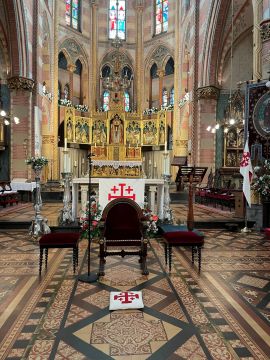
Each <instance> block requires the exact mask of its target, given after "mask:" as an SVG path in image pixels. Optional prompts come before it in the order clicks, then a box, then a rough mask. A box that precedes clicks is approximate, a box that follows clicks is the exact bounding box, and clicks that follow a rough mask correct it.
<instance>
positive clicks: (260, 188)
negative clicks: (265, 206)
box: [252, 160, 270, 198]
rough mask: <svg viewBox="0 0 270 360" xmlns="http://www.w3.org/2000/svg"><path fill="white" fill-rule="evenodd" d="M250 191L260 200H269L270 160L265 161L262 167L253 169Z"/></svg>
mask: <svg viewBox="0 0 270 360" xmlns="http://www.w3.org/2000/svg"><path fill="white" fill-rule="evenodd" d="M254 174H255V176H254V178H253V184H252V189H253V190H255V192H257V193H258V194H260V195H261V197H262V198H267V197H268V198H270V160H265V162H264V163H263V165H262V166H256V167H254Z"/></svg>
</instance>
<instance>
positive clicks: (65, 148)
mask: <svg viewBox="0 0 270 360" xmlns="http://www.w3.org/2000/svg"><path fill="white" fill-rule="evenodd" d="M64 150H65V151H66V150H67V138H65V147H64Z"/></svg>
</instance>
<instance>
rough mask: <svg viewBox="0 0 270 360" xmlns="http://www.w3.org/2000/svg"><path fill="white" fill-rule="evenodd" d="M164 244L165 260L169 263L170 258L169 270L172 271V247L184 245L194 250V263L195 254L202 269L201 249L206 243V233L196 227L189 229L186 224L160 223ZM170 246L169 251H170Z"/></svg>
mask: <svg viewBox="0 0 270 360" xmlns="http://www.w3.org/2000/svg"><path fill="white" fill-rule="evenodd" d="M159 228H160V230H161V233H162V237H163V241H164V245H165V248H164V250H165V262H166V265H167V264H168V259H169V271H170V272H171V263H172V247H173V246H183V247H187V246H189V247H191V251H192V264H194V260H195V255H197V258H198V271H199V273H200V271H201V250H202V247H203V245H204V234H203V233H202V232H200V231H198V230H196V229H193V230H188V228H187V227H186V226H177V225H166V224H165V225H160V226H159ZM168 248H169V252H168Z"/></svg>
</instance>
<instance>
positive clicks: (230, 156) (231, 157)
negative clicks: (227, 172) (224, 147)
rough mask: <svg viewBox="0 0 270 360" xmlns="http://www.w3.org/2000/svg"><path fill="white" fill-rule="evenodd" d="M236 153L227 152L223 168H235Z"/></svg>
mask: <svg viewBox="0 0 270 360" xmlns="http://www.w3.org/2000/svg"><path fill="white" fill-rule="evenodd" d="M237 160H238V159H237V152H236V151H228V152H227V156H226V163H225V166H228V167H236V166H237Z"/></svg>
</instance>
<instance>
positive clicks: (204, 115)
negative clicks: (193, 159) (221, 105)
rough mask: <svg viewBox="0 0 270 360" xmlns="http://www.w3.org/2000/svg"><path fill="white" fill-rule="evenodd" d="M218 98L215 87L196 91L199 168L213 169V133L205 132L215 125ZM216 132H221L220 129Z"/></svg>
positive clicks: (217, 91) (206, 87)
mask: <svg viewBox="0 0 270 360" xmlns="http://www.w3.org/2000/svg"><path fill="white" fill-rule="evenodd" d="M218 96H219V89H218V88H217V87H215V86H211V85H210V86H204V87H201V88H199V89H198V90H197V99H198V107H199V111H198V112H199V117H198V124H197V137H198V139H200V141H198V144H197V149H198V154H199V158H198V163H197V164H196V165H199V166H208V168H209V169H210V168H212V169H214V168H215V133H211V132H210V131H207V130H206V128H207V127H208V126H209V125H210V126H212V127H214V126H215V125H216V107H217V99H218ZM217 131H222V130H221V129H219V130H217ZM219 145H220V144H219Z"/></svg>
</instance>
